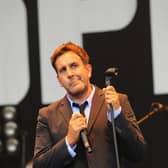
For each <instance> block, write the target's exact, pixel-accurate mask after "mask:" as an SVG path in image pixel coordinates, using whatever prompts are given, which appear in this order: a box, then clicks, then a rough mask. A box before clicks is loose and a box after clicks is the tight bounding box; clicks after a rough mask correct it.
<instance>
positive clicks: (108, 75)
mask: <svg viewBox="0 0 168 168" xmlns="http://www.w3.org/2000/svg"><path fill="white" fill-rule="evenodd" d="M118 71H119V69H118V68H109V69H107V70H106V72H105V85H106V86H109V85H111V80H112V78H113V77H115V76H117V75H118ZM109 106H110V112H111V124H112V133H113V139H114V149H115V157H116V165H117V168H120V162H119V154H118V143H117V136H116V130H115V121H114V109H113V106H112V104H109Z"/></svg>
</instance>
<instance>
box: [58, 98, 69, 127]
mask: <svg viewBox="0 0 168 168" xmlns="http://www.w3.org/2000/svg"><path fill="white" fill-rule="evenodd" d="M59 110H60V113H61V115H62V116H63V118H64V119H65V121H66V123H67V124H68V122H69V120H70V118H71V116H72V109H71V106H70V103H69V101H68V99H67V98H66V96H65V97H64V98H63V99H61V101H60V105H59Z"/></svg>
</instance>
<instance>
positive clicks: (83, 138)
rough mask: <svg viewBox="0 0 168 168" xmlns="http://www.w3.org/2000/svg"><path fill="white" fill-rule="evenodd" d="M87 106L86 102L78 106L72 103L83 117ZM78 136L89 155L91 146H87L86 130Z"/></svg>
mask: <svg viewBox="0 0 168 168" xmlns="http://www.w3.org/2000/svg"><path fill="white" fill-rule="evenodd" d="M87 104H88V102H87V101H85V102H84V103H83V104H82V105H79V104H77V103H73V106H74V107H77V108H79V111H80V113H81V114H82V115H84V116H85V114H84V109H85V107H86V105H87ZM80 136H81V140H82V142H83V145H84V147H85V148H86V150H87V152H88V153H91V152H92V148H91V146H90V144H89V140H88V137H87V129H83V130H81V132H80Z"/></svg>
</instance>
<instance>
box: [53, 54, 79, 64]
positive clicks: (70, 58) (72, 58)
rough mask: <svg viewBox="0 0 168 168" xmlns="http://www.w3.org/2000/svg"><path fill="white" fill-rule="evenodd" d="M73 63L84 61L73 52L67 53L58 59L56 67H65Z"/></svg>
mask: <svg viewBox="0 0 168 168" xmlns="http://www.w3.org/2000/svg"><path fill="white" fill-rule="evenodd" d="M72 62H82V60H81V58H80V57H79V56H78V55H77V54H76V53H74V52H73V51H67V52H65V53H64V54H62V55H60V56H59V57H58V58H57V60H56V62H55V65H56V66H61V65H62V66H63V65H66V64H70V63H72Z"/></svg>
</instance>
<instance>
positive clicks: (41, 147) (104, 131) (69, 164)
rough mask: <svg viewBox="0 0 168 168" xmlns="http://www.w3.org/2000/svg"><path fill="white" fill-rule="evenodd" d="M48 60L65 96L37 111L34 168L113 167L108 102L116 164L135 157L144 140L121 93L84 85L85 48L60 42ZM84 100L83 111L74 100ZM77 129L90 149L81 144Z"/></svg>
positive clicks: (140, 154)
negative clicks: (116, 152)
mask: <svg viewBox="0 0 168 168" xmlns="http://www.w3.org/2000/svg"><path fill="white" fill-rule="evenodd" d="M51 63H52V65H53V67H54V69H55V71H56V74H57V79H58V81H59V83H60V84H61V85H62V86H63V87H64V88H65V90H66V91H67V94H66V95H65V97H63V98H62V99H60V100H58V101H56V102H54V103H52V104H50V105H49V106H47V107H44V108H42V109H40V111H39V116H38V121H37V129H36V142H35V151H34V158H33V164H34V168H116V159H115V147H114V140H113V139H114V138H113V132H112V124H111V118H110V116H111V111H110V104H111V105H112V106H113V109H114V120H115V130H116V136H117V142H118V145H117V146H118V153H119V158H120V163H121V165H122V162H121V161H122V158H126V159H128V160H130V161H138V160H141V159H142V158H143V155H144V152H145V146H146V145H145V140H144V138H143V135H142V133H141V131H140V129H139V127H138V125H137V123H136V118H135V115H134V113H133V110H132V108H131V106H130V103H129V101H128V99H127V96H126V95H125V94H121V93H117V92H116V90H115V88H114V87H113V86H107V87H106V88H103V89H102V90H101V89H100V88H98V87H97V86H95V85H93V84H91V83H90V78H91V75H92V67H91V65H90V64H89V56H88V54H87V53H86V51H85V50H84V49H82V48H81V47H80V46H78V45H76V44H73V43H71V42H68V43H65V44H62V45H61V46H59V47H58V48H57V49H56V50H55V52H54V53H53V55H52V56H51ZM86 101H87V103H86V107H85V110H84V112H85V114H84V115H83V114H81V113H79V108H78V107H77V106H76V104H79V105H81V104H83V103H84V102H86ZM74 103H75V105H74ZM86 130H87V131H86ZM82 133H84V135H85V136H86V137H85V138H86V139H87V138H88V143H89V145H90V146H89V147H90V148H91V150H92V152H88V151H87V149H86V147H84V144H83V142H82V141H81V134H82Z"/></svg>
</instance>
